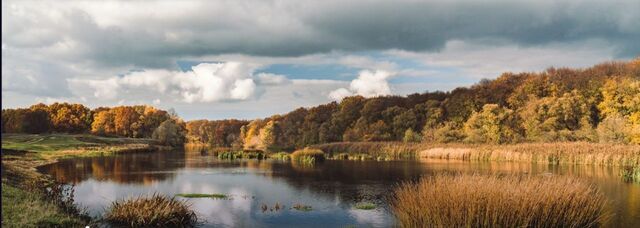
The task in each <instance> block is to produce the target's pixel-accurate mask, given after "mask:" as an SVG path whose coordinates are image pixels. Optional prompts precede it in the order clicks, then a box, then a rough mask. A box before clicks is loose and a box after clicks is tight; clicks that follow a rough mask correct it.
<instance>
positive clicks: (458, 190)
mask: <svg viewBox="0 0 640 228" xmlns="http://www.w3.org/2000/svg"><path fill="white" fill-rule="evenodd" d="M394 193H395V194H394V195H395V198H394V199H393V202H392V209H393V211H394V213H395V216H396V217H397V218H398V222H399V223H400V224H401V225H402V226H403V227H424V226H425V225H428V226H430V227H598V226H600V225H601V224H603V223H604V222H605V220H606V218H607V216H608V215H609V213H608V212H607V210H606V209H605V208H606V201H605V197H604V196H603V195H602V194H601V193H599V192H598V190H597V189H596V188H594V187H593V186H591V185H589V184H586V183H584V182H581V181H579V180H576V179H571V178H567V177H542V176H538V177H516V176H504V177H497V176H473V175H462V176H435V177H431V178H424V179H422V180H420V181H419V182H417V183H405V184H403V185H401V186H399V187H398V188H397V189H396V190H395V192H394Z"/></svg>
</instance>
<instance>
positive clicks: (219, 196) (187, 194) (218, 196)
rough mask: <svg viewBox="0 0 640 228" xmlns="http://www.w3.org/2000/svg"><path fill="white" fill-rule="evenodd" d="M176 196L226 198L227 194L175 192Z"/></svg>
mask: <svg viewBox="0 0 640 228" xmlns="http://www.w3.org/2000/svg"><path fill="white" fill-rule="evenodd" d="M176 196H180V197H184V198H214V199H226V198H229V196H227V195H225V194H217V193H215V194H204V193H180V194H176Z"/></svg>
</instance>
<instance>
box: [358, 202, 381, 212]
mask: <svg viewBox="0 0 640 228" xmlns="http://www.w3.org/2000/svg"><path fill="white" fill-rule="evenodd" d="M354 207H355V208H356V209H360V210H373V209H376V205H375V204H372V203H368V202H360V203H357V204H356V205H355V206H354Z"/></svg>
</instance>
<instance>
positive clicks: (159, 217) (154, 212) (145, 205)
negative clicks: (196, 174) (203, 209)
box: [104, 194, 197, 227]
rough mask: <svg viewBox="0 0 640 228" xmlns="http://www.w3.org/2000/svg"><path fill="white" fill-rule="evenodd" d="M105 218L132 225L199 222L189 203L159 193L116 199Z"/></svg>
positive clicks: (165, 225)
mask: <svg viewBox="0 0 640 228" xmlns="http://www.w3.org/2000/svg"><path fill="white" fill-rule="evenodd" d="M104 219H105V220H106V221H107V222H109V223H111V224H113V225H116V226H130V227H184V226H193V225H195V223H196V222H197V218H196V214H195V213H194V212H193V211H192V210H191V209H190V208H189V205H187V203H185V202H184V201H180V200H176V199H175V198H173V197H171V198H169V197H166V196H162V195H159V194H153V195H152V196H150V197H143V196H141V197H137V198H131V199H127V200H120V201H115V202H113V203H112V204H111V207H110V208H109V210H108V211H107V213H106V214H105V216H104Z"/></svg>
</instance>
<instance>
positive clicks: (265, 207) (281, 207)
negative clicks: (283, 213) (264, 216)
mask: <svg viewBox="0 0 640 228" xmlns="http://www.w3.org/2000/svg"><path fill="white" fill-rule="evenodd" d="M285 208H286V207H285V206H284V205H282V204H280V203H276V204H275V205H273V207H269V205H267V204H264V203H263V204H262V206H260V209H262V213H265V212H267V211H271V212H273V211H280V210H284V209H285Z"/></svg>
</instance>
